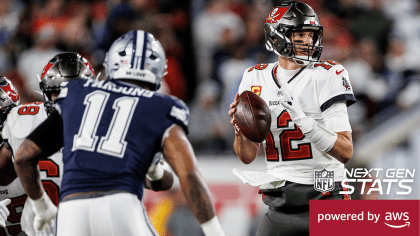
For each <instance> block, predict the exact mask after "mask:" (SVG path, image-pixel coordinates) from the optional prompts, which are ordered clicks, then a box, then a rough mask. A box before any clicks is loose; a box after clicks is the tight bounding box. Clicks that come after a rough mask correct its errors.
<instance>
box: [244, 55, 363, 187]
mask: <svg viewBox="0 0 420 236" xmlns="http://www.w3.org/2000/svg"><path fill="white" fill-rule="evenodd" d="M278 66H279V65H278V63H271V64H258V65H256V66H254V67H251V68H249V69H247V70H245V72H244V75H243V78H242V81H241V84H240V86H239V91H238V92H239V94H241V93H242V92H243V91H245V90H249V91H252V92H254V93H256V94H257V95H259V96H260V97H261V98H262V99H264V101H265V102H266V103H267V105H268V106H269V108H270V111H271V128H270V133H269V134H268V136H267V138H266V140H265V141H264V142H263V147H264V150H265V162H266V169H267V173H269V174H270V175H272V176H275V177H278V178H280V179H283V180H287V181H291V182H295V183H301V184H314V170H322V169H323V168H326V169H327V170H328V171H334V176H335V177H334V181H341V180H342V179H343V174H344V164H342V163H341V162H339V161H338V160H337V159H335V158H334V157H332V156H330V155H328V154H327V153H325V152H322V151H321V150H319V149H318V148H317V147H315V145H313V144H312V143H311V142H310V141H309V140H308V139H306V138H305V135H303V133H302V132H301V131H300V129H299V127H297V125H295V124H294V123H293V121H292V119H291V118H290V115H289V113H287V111H286V110H285V108H284V107H283V106H282V105H281V103H280V99H279V98H280V96H282V94H281V92H280V87H281V86H280V84H279V82H278V80H277V79H282V81H285V80H287V82H288V85H289V87H290V89H291V90H292V91H293V99H298V101H299V104H300V107H301V109H302V111H303V112H304V113H305V114H306V115H307V116H309V117H312V118H313V119H315V121H316V122H318V123H319V124H321V125H324V121H323V118H322V112H323V111H325V110H326V109H328V108H329V107H330V106H331V105H333V104H334V103H336V102H339V101H346V102H347V105H348V106H349V105H351V104H353V103H354V102H355V101H356V99H355V97H354V95H353V91H352V88H351V85H350V81H349V75H348V72H347V71H346V70H345V68H344V67H343V66H342V65H340V64H338V63H336V62H334V61H328V62H319V63H311V64H309V65H308V66H306V67H304V68H303V69H301V70H299V72H297V73H296V74H295V75H294V76H293V77H291V78H287V79H286V78H277V69H278ZM348 131H351V129H350V130H348Z"/></svg>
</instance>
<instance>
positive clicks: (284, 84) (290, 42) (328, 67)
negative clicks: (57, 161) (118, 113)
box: [229, 1, 356, 236]
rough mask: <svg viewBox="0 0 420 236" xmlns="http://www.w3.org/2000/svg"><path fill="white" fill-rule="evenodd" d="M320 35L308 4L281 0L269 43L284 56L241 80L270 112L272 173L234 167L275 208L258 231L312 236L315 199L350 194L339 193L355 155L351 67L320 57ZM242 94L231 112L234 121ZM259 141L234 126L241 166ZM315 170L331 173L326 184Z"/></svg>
mask: <svg viewBox="0 0 420 236" xmlns="http://www.w3.org/2000/svg"><path fill="white" fill-rule="evenodd" d="M322 34H323V27H322V26H321V25H320V23H319V20H318V16H317V14H316V13H315V11H314V10H313V9H312V8H311V7H310V6H308V5H307V4H305V3H302V2H297V1H287V2H283V3H281V4H280V5H279V6H277V7H275V8H274V9H273V10H272V11H271V12H270V14H269V15H268V17H267V18H266V21H265V42H266V47H267V49H268V50H269V51H273V52H274V53H276V54H277V55H278V62H276V63H270V64H258V65H256V66H254V67H251V68H249V69H247V70H245V72H244V74H243V78H242V81H241V84H240V85H239V91H238V95H239V94H240V93H242V92H243V91H245V90H250V91H253V92H255V93H257V94H258V95H259V96H261V98H263V99H264V100H265V101H266V103H267V105H269V108H270V111H271V117H272V122H271V129H270V133H269V134H268V136H267V138H266V140H265V141H264V142H263V143H262V144H263V148H264V150H265V158H266V160H265V162H266V169H267V171H266V172H253V173H251V172H247V171H241V170H236V169H235V170H234V173H235V174H236V175H237V176H238V177H240V178H241V179H242V180H243V181H244V182H245V183H249V184H251V185H255V186H260V191H261V193H262V194H263V195H264V197H263V199H264V200H263V201H264V203H265V204H266V205H267V206H269V208H268V212H267V214H266V215H265V216H264V218H263V220H262V221H261V223H260V225H259V228H258V231H257V235H259V236H267V235H282V236H283V235H308V234H309V200H311V199H343V200H344V199H349V196H347V195H340V194H339V191H342V189H343V187H342V186H341V182H340V181H341V180H342V179H343V175H344V164H345V163H347V162H348V161H349V160H350V159H351V157H352V155H353V143H352V134H351V131H352V130H351V127H350V123H349V119H348V114H347V106H349V105H351V104H353V103H354V102H355V101H356V99H355V97H354V95H353V91H352V88H351V85H350V81H349V75H348V73H347V71H346V69H345V68H344V67H343V66H342V65H340V64H338V63H336V62H334V61H320V57H321V53H322V44H321V40H322ZM238 95H236V97H235V100H234V101H233V102H232V104H231V106H230V110H229V115H230V116H231V123H232V124H234V122H235V118H234V114H235V112H236V105H237V98H238ZM260 146H261V144H260V143H254V142H251V141H250V140H248V139H246V138H245V137H244V136H243V135H242V134H241V133H240V132H238V131H237V130H236V129H235V141H234V150H235V152H236V154H237V155H238V157H239V159H240V160H241V161H242V162H243V163H245V164H248V163H251V162H252V161H253V160H254V159H255V158H256V157H257V154H258V151H259V149H260ZM324 168H325V170H323V169H324ZM317 171H319V172H320V175H322V176H324V177H328V178H329V179H328V181H330V182H329V185H326V186H328V188H327V187H326V188H325V189H319V186H318V185H316V181H317V177H316V176H317V175H316V173H317ZM324 172H325V173H324Z"/></svg>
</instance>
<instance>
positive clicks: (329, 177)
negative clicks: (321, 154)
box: [314, 168, 416, 195]
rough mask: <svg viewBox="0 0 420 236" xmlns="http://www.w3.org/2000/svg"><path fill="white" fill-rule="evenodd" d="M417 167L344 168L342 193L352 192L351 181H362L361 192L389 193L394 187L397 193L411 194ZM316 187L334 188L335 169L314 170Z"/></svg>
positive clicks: (367, 193)
mask: <svg viewBox="0 0 420 236" xmlns="http://www.w3.org/2000/svg"><path fill="white" fill-rule="evenodd" d="M415 173H416V170H415V169H395V168H390V169H386V170H384V169H382V168H371V169H367V168H352V169H349V170H348V169H345V170H344V180H342V181H341V184H342V186H343V188H344V191H340V192H339V193H340V194H352V193H354V191H355V188H354V186H352V185H349V183H361V189H360V194H361V195H364V194H366V195H370V194H373V193H376V194H379V195H389V194H390V193H391V189H393V190H394V191H396V192H395V194H396V195H409V194H410V193H411V191H412V187H411V185H412V184H413V181H414V176H415ZM314 189H315V190H317V191H319V192H322V193H326V192H328V191H332V190H333V189H334V171H328V170H327V169H325V168H323V169H322V170H321V171H319V170H314Z"/></svg>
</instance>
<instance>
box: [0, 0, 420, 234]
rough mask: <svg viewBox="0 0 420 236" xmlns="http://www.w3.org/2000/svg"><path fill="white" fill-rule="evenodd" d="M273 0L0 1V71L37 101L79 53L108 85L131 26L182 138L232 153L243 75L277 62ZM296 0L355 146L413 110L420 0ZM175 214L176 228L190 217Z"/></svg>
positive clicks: (417, 92) (202, 149)
mask: <svg viewBox="0 0 420 236" xmlns="http://www.w3.org/2000/svg"><path fill="white" fill-rule="evenodd" d="M278 1H280V0H277V1H276V0H191V1H187V0H182V1H177V0H84V1H83V0H0V74H1V75H4V76H6V77H8V78H9V79H11V80H12V82H13V83H14V84H15V86H16V87H17V89H18V91H19V93H20V95H21V101H22V103H26V102H32V101H39V100H42V95H41V94H40V90H39V86H38V81H39V80H38V78H37V75H39V74H41V72H42V69H43V67H44V66H45V65H46V64H47V62H48V61H49V59H51V58H52V57H53V56H54V55H55V54H57V53H59V52H62V51H73V52H78V53H80V54H81V55H82V56H84V57H86V58H87V59H88V60H89V61H90V62H91V63H92V64H93V66H94V68H95V71H96V73H97V74H99V73H100V75H99V79H105V73H104V68H103V65H102V63H103V60H104V58H105V52H106V51H107V50H108V48H109V47H110V45H111V43H112V42H113V41H114V40H115V39H117V38H118V37H119V36H121V35H122V34H124V33H126V32H128V31H130V30H133V29H141V30H145V31H149V32H151V33H152V34H153V35H155V37H156V38H157V39H158V40H159V41H160V42H161V43H162V45H163V47H164V49H165V51H166V55H167V60H168V75H167V76H166V77H165V78H164V84H163V86H162V87H163V88H162V89H161V92H164V93H169V94H172V95H174V96H176V97H179V98H180V99H182V100H184V101H185V102H186V103H187V104H188V106H189V108H190V111H191V115H190V125H189V128H190V134H189V136H188V137H189V139H190V141H191V143H192V144H193V146H194V149H195V152H196V153H197V155H198V157H200V156H202V155H208V154H209V155H213V156H231V155H233V154H234V153H233V150H232V144H233V139H234V131H233V128H232V127H231V125H230V123H229V120H230V117H229V116H228V113H227V111H228V108H229V104H230V103H231V101H232V100H233V98H234V96H235V94H236V92H237V90H238V86H239V82H240V80H241V78H242V74H243V72H244V70H245V69H246V68H248V67H251V66H254V65H255V64H258V63H271V62H275V61H277V57H276V55H275V54H273V53H271V52H268V51H267V50H266V49H265V46H264V31H263V30H264V28H263V27H264V21H265V18H266V17H267V15H268V13H269V12H270V10H271V9H272V8H273V6H275V5H276V3H278ZM301 1H303V2H306V3H307V4H309V5H310V6H312V7H313V8H314V10H315V11H316V12H317V14H318V16H319V17H320V23H321V24H322V25H323V26H324V35H323V40H322V44H323V46H324V51H323V54H322V57H321V59H322V60H335V61H336V62H338V63H340V64H342V65H344V67H345V68H346V69H347V70H348V71H349V74H350V81H351V84H352V86H353V90H354V93H355V95H356V98H357V100H358V102H357V103H356V104H355V105H353V106H351V107H349V117H350V121H351V125H352V128H353V139H354V142H357V141H358V140H360V139H362V138H363V136H364V134H365V133H366V132H368V131H369V130H371V129H373V128H374V127H375V125H378V124H381V123H383V122H385V121H386V120H389V119H391V118H392V117H393V116H396V115H398V114H401V113H402V112H405V111H409V110H410V109H413V108H415V107H418V105H419V101H420V60H419V59H418V58H417V57H418V55H420V0H398V1H395V0H301ZM418 140H420V138H419V139H418ZM418 143H420V141H418ZM416 153H419V151H417V152H416ZM416 155H417V154H416ZM394 156H395V155H394V154H392V157H390V159H393V158H394ZM409 162H410V163H411V161H409ZM407 166H409V165H407ZM170 194H174V196H177V195H176V194H177V192H176V191H175V192H170ZM176 198H178V197H176ZM177 202H180V203H179V204H180V205H182V201H181V200H176V201H173V203H174V204H175V203H177ZM169 203H171V202H169V201H167V199H166V200H165V201H163V203H162V204H169ZM173 207H175V206H173ZM159 209H160V210H162V209H168V208H167V207H163V208H159ZM182 209H184V208H182ZM185 209H186V208H185ZM162 214H163V213H162ZM178 214H179V217H174V218H173V220H174V221H176V219H180V218H182V219H184V218H188V217H189V216H191V215H188V214H189V213H188V211H179V212H178ZM166 215H167V216H169V215H170V214H169V213H167V214H166ZM169 221H170V222H171V220H169ZM181 221H182V220H181ZM182 222H184V224H188V226H189V229H190V230H194V229H195V230H196V229H197V228H198V229H199V226H197V227H196V228H193V227H191V223H190V222H191V221H182ZM182 222H181V223H182ZM187 222H188V223H187ZM173 224H174V225H178V226H177V227H178V228H179V230H180V228H182V227H180V226H179V225H180V222H178V223H176V222H174V223H173ZM168 225H170V223H168ZM155 227H157V229H159V227H158V226H156V225H155ZM162 227H164V226H162ZM168 227H170V226H168ZM174 227H175V226H174ZM187 228H188V227H187ZM162 230H163V229H162ZM173 230H174V231H176V230H177V229H173ZM251 230H252V229H251ZM160 232H161V231H160ZM174 234H175V233H174ZM167 235H169V234H167ZM179 235H200V233H191V234H185V233H184V234H182V233H180V234H179ZM250 235H252V233H250Z"/></svg>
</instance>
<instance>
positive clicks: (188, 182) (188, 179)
mask: <svg viewBox="0 0 420 236" xmlns="http://www.w3.org/2000/svg"><path fill="white" fill-rule="evenodd" d="M105 65H106V72H107V77H108V79H107V80H106V81H98V82H94V81H92V80H86V79H78V80H75V81H71V82H69V83H68V84H67V85H66V86H65V88H63V89H62V91H61V93H60V95H59V97H58V98H57V100H56V108H57V111H53V112H52V114H51V116H50V117H49V118H48V119H47V120H46V121H45V122H44V123H43V124H41V125H40V126H39V127H38V128H37V129H36V130H35V131H34V132H33V133H32V134H30V135H29V136H28V138H27V139H26V140H25V141H24V143H23V145H22V146H21V148H19V150H18V152H17V154H16V160H15V169H16V172H17V174H18V176H19V178H21V181H22V184H23V187H24V189H25V191H26V192H27V193H28V195H29V197H30V198H31V199H36V200H35V201H34V202H37V203H39V208H37V209H39V211H36V212H35V214H36V217H38V219H39V222H40V224H39V228H43V227H45V225H47V224H49V223H50V221H51V219H52V218H53V217H54V216H55V210H56V209H55V206H54V205H53V204H52V203H51V200H50V199H49V198H48V196H46V194H45V193H44V189H43V187H42V185H41V184H40V183H39V177H38V170H37V169H36V162H37V161H38V160H39V159H41V158H42V157H43V156H48V155H50V154H51V153H54V152H56V151H57V150H59V149H60V148H61V147H64V148H63V160H64V175H63V181H62V186H61V193H60V199H59V201H60V203H59V204H60V207H59V209H58V216H57V217H58V221H57V235H59V236H63V235H101V236H102V235H157V233H156V231H155V230H154V228H153V226H152V224H151V223H150V222H149V220H148V217H147V214H146V211H145V209H144V207H143V204H142V202H141V199H142V196H143V186H144V178H145V176H146V173H147V170H148V169H149V166H150V165H151V163H152V161H153V157H154V153H156V152H158V151H160V150H162V152H163V156H164V157H165V159H166V160H167V162H168V163H169V164H170V165H171V167H172V169H173V170H174V171H175V173H176V174H177V175H178V177H179V180H180V184H181V187H182V189H183V192H184V195H185V197H186V199H187V201H188V203H189V207H190V209H191V210H192V212H193V213H194V215H195V216H196V217H197V219H198V221H199V222H200V223H202V228H203V231H204V233H205V234H206V235H224V233H223V231H222V230H221V227H220V224H219V222H218V219H217V217H216V216H215V210H214V207H213V203H212V200H211V198H210V193H209V191H208V189H207V187H206V185H205V183H204V181H203V179H202V177H201V175H200V173H199V171H198V168H197V166H196V160H195V156H194V153H193V150H192V147H191V145H190V143H189V141H188V139H187V137H186V133H187V132H188V127H187V124H188V118H189V111H188V108H187V107H186V105H185V104H184V103H183V102H182V101H180V100H179V99H177V98H175V97H171V96H167V95H163V94H158V93H155V92H154V90H157V89H158V88H159V87H160V85H161V82H162V78H163V76H164V73H165V71H166V59H165V53H164V51H163V48H162V46H161V45H160V43H159V42H158V41H157V40H156V39H155V38H154V37H153V35H151V34H149V33H147V32H144V31H131V32H129V33H127V34H125V35H123V36H121V37H120V38H119V39H117V40H116V41H115V42H114V43H113V45H112V46H111V48H110V49H109V51H108V53H107V56H106V59H105Z"/></svg>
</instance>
